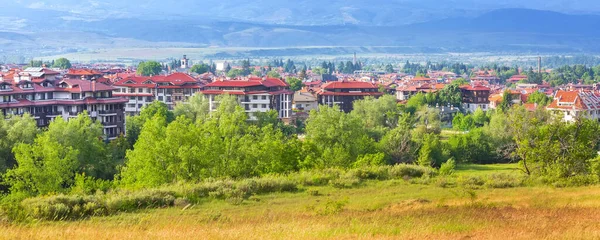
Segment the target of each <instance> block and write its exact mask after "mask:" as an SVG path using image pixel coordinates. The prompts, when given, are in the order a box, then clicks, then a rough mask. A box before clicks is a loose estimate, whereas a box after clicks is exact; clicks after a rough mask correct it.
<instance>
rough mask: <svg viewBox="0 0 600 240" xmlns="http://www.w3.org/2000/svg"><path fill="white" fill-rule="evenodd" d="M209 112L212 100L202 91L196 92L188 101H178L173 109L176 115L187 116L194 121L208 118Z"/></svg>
mask: <svg viewBox="0 0 600 240" xmlns="http://www.w3.org/2000/svg"><path fill="white" fill-rule="evenodd" d="M209 113H210V102H209V100H208V98H207V97H205V96H204V95H203V94H202V93H196V94H194V95H193V96H191V97H190V98H189V99H188V100H187V101H185V102H180V103H178V104H177V105H176V106H175V109H174V110H173V114H174V115H175V116H176V117H179V116H185V117H186V118H187V119H190V120H191V121H192V122H197V121H201V122H203V121H204V120H206V119H207V118H208V116H209Z"/></svg>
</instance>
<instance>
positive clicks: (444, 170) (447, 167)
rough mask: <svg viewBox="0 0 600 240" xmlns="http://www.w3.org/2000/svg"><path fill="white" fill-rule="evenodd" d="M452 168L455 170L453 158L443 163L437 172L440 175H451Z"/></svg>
mask: <svg viewBox="0 0 600 240" xmlns="http://www.w3.org/2000/svg"><path fill="white" fill-rule="evenodd" d="M454 168H456V161H454V158H450V159H448V161H446V162H445V163H442V166H441V167H440V171H439V172H440V175H444V176H448V175H452V173H454Z"/></svg>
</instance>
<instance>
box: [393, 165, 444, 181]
mask: <svg viewBox="0 0 600 240" xmlns="http://www.w3.org/2000/svg"><path fill="white" fill-rule="evenodd" d="M389 174H390V178H394V179H400V178H402V179H406V178H420V177H423V176H433V174H434V171H433V169H432V168H430V167H423V166H417V165H408V164H398V165H394V166H392V167H391V168H390V170H389Z"/></svg>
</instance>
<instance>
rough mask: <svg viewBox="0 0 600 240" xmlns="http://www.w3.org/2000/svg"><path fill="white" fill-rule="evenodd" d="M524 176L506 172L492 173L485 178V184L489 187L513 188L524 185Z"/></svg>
mask: <svg viewBox="0 0 600 240" xmlns="http://www.w3.org/2000/svg"><path fill="white" fill-rule="evenodd" d="M523 183H524V179H523V177H520V176H516V175H510V174H506V173H498V174H492V175H489V176H488V177H487V179H485V186H486V187H489V188H513V187H519V186H523Z"/></svg>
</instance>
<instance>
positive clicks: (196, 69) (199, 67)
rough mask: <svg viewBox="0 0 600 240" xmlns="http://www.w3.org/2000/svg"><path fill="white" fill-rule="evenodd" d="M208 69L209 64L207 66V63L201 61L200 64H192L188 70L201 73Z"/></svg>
mask: <svg viewBox="0 0 600 240" xmlns="http://www.w3.org/2000/svg"><path fill="white" fill-rule="evenodd" d="M209 71H210V66H208V65H207V64H204V63H201V64H195V65H194V66H192V68H190V72H194V73H197V74H203V73H207V72H209Z"/></svg>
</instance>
